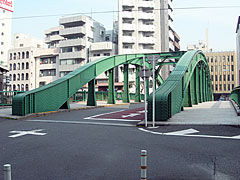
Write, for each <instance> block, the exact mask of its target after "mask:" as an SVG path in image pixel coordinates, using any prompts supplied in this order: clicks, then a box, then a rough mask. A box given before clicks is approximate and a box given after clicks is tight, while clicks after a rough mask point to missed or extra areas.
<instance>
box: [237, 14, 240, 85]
mask: <svg viewBox="0 0 240 180" xmlns="http://www.w3.org/2000/svg"><path fill="white" fill-rule="evenodd" d="M236 33H237V36H236V47H237V48H236V49H237V85H238V86H239V85H240V16H239V17H238V22H237V28H236Z"/></svg>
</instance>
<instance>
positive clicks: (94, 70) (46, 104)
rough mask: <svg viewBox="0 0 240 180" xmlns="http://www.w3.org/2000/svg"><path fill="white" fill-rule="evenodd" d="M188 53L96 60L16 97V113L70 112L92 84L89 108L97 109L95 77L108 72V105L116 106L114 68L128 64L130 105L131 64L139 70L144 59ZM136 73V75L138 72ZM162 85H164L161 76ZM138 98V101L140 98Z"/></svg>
mask: <svg viewBox="0 0 240 180" xmlns="http://www.w3.org/2000/svg"><path fill="white" fill-rule="evenodd" d="M184 53H185V52H169V53H154V54H131V55H118V56H111V57H106V58H103V59H98V60H95V61H92V62H90V63H88V64H86V65H84V66H81V67H79V68H78V69H76V70H75V71H73V72H71V73H69V74H68V75H66V76H64V77H62V78H60V79H58V80H56V81H54V82H52V83H50V84H47V85H45V86H42V87H40V88H37V89H34V90H31V91H28V92H25V93H22V94H18V95H16V96H14V98H13V105H12V114H13V115H20V116H24V115H26V114H32V113H39V112H48V111H56V110H58V109H68V108H69V103H68V100H69V99H70V97H72V95H73V94H75V93H76V92H77V91H78V90H79V89H80V88H82V87H83V86H84V85H85V84H87V83H88V93H89V95H88V101H87V105H91V106H96V98H95V78H96V77H97V76H99V75H100V74H102V73H104V72H105V71H108V72H109V91H108V103H110V104H114V103H115V99H114V68H115V67H117V66H119V65H124V79H125V80H126V81H124V95H123V101H124V102H129V92H128V64H134V65H136V71H137V72H138V71H139V67H140V66H142V65H143V57H144V56H149V55H159V56H160V59H167V58H172V59H180V57H181V56H182V55H183V54H184ZM146 66H147V67H148V68H150V69H152V66H151V64H149V63H148V62H146ZM137 72H136V73H137ZM157 78H158V82H159V84H161V83H162V82H163V80H162V78H161V77H160V76H159V75H158V76H157ZM136 82H137V83H136V84H137V86H138V89H136V90H137V92H138V94H139V95H138V96H139V97H140V90H139V89H140V80H139V76H138V75H137V76H136ZM138 96H136V101H139V100H140V99H139V98H138Z"/></svg>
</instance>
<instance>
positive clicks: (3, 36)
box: [0, 0, 14, 66]
mask: <svg viewBox="0 0 240 180" xmlns="http://www.w3.org/2000/svg"><path fill="white" fill-rule="evenodd" d="M13 6H14V1H13V0H8V1H1V2H0V65H3V66H7V61H8V50H9V49H10V48H11V28H12V19H11V18H12V13H13V9H14V7H13Z"/></svg>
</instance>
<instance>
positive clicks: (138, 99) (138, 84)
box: [134, 65, 141, 102]
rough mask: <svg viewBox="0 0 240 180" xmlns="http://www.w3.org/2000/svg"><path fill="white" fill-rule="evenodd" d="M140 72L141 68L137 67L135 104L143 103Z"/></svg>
mask: <svg viewBox="0 0 240 180" xmlns="http://www.w3.org/2000/svg"><path fill="white" fill-rule="evenodd" d="M139 71H140V66H138V65H136V82H135V83H136V93H135V99H134V100H135V102H141V93H140V77H139V75H138V73H139Z"/></svg>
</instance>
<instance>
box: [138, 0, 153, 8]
mask: <svg viewBox="0 0 240 180" xmlns="http://www.w3.org/2000/svg"><path fill="white" fill-rule="evenodd" d="M138 6H139V7H143V8H154V2H153V1H139V5H138Z"/></svg>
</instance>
